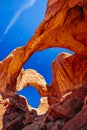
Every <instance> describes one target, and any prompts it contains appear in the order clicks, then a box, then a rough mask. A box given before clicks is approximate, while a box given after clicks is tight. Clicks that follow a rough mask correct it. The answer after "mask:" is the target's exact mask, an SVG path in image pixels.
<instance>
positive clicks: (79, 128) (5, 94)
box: [0, 0, 87, 130]
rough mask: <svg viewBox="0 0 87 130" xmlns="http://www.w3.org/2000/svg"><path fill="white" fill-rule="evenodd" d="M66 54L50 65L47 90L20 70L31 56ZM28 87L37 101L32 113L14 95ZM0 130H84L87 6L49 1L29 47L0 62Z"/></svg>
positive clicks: (34, 75) (73, 0) (81, 1)
mask: <svg viewBox="0 0 87 130" xmlns="http://www.w3.org/2000/svg"><path fill="white" fill-rule="evenodd" d="M52 47H61V48H67V49H69V50H71V51H73V52H74V54H68V53H61V54H60V55H59V56H58V57H57V58H56V59H55V60H54V62H53V63H52V72H53V80H52V82H51V84H50V85H47V83H46V81H45V79H44V77H43V76H41V75H40V74H39V73H38V72H36V71H35V70H32V69H27V70H23V69H22V67H23V65H24V64H25V62H26V61H27V60H28V59H29V58H30V57H31V56H32V55H33V53H34V52H36V51H41V50H44V49H46V48H52ZM29 85H32V86H33V87H35V88H36V89H37V91H38V92H39V93H40V95H41V96H42V98H41V103H40V105H39V107H38V108H37V109H34V108H32V107H31V106H30V105H28V103H27V100H26V99H25V97H23V96H19V95H18V94H16V92H18V91H19V90H21V89H23V88H25V87H28V86H29ZM0 129H1V130H31V129H32V130H69V129H70V130H87V0H48V4H47V10H46V15H45V18H44V20H43V22H42V23H41V24H40V26H39V27H38V28H37V29H36V31H35V34H34V36H33V37H32V38H31V40H30V41H28V43H27V44H26V45H25V46H23V47H19V48H17V49H15V50H13V51H12V52H11V54H9V55H8V56H7V57H6V58H5V59H4V60H3V61H1V62H0Z"/></svg>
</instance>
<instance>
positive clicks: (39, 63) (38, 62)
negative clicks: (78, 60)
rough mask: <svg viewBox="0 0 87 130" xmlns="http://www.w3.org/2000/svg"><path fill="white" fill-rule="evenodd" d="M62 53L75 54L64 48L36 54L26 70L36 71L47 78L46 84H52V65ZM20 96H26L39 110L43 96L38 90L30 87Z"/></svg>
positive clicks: (29, 61)
mask: <svg viewBox="0 0 87 130" xmlns="http://www.w3.org/2000/svg"><path fill="white" fill-rule="evenodd" d="M61 52H68V53H71V54H72V53H73V52H71V51H69V50H68V49H63V48H50V49H46V50H43V51H41V52H35V54H33V55H32V57H31V58H30V59H29V60H28V61H27V62H26V64H25V65H24V69H25V70H26V69H34V70H36V71H37V72H38V73H40V74H41V75H42V76H43V77H44V78H45V80H46V83H47V84H50V82H51V81H52V70H51V64H52V62H53V60H54V59H55V58H56V57H57V55H58V54H60V53H61ZM18 94H21V95H23V96H25V97H26V98H27V99H28V103H29V104H30V105H31V106H32V107H35V108H37V107H38V106H39V104H40V98H41V96H40V94H39V93H38V91H37V90H36V88H34V87H31V86H29V87H27V88H26V89H22V90H21V91H20V92H18Z"/></svg>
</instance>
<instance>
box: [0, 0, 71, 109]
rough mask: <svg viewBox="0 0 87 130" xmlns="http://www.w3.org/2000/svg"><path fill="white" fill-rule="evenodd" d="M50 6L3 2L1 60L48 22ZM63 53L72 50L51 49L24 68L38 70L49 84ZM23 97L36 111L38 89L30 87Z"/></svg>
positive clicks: (37, 0) (42, 1)
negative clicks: (41, 24)
mask: <svg viewBox="0 0 87 130" xmlns="http://www.w3.org/2000/svg"><path fill="white" fill-rule="evenodd" d="M46 4H47V0H9V1H7V0H0V60H3V59H4V58H5V57H6V56H7V55H8V54H9V53H10V52H11V51H12V50H13V49H14V48H16V47H18V46H23V45H25V44H26V42H27V41H28V40H29V39H30V38H31V37H32V35H33V34H34V31H35V29H36V28H37V27H38V25H39V24H40V22H41V21H42V20H43V18H44V15H45V11H46ZM62 51H63V52H64V51H68V50H65V49H58V48H55V49H54V48H51V49H47V50H44V51H41V52H36V53H35V54H34V55H33V56H32V57H31V58H30V59H29V61H28V62H27V63H26V64H25V65H24V68H25V69H28V68H29V69H35V70H37V71H38V72H39V73H40V74H42V75H43V76H44V77H45V79H46V81H47V83H48V84H49V83H50V82H51V80H52V71H51V62H52V61H53V60H54V59H55V57H56V56H57V55H58V54H59V53H60V52H62ZM68 52H69V51H68ZM19 94H21V95H24V96H26V97H27V99H28V102H29V104H30V105H32V106H33V107H37V106H38V104H39V100H40V95H39V94H38V92H37V91H36V89H35V88H33V87H28V88H26V89H23V90H22V91H20V92H19Z"/></svg>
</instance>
